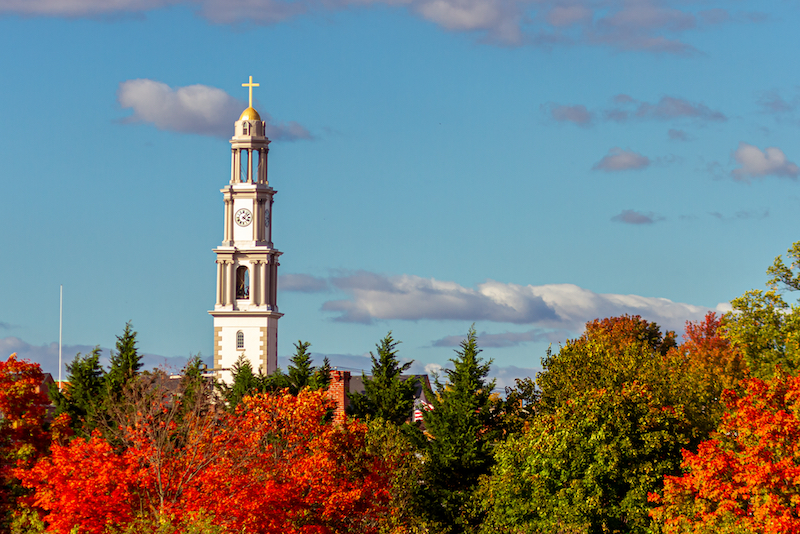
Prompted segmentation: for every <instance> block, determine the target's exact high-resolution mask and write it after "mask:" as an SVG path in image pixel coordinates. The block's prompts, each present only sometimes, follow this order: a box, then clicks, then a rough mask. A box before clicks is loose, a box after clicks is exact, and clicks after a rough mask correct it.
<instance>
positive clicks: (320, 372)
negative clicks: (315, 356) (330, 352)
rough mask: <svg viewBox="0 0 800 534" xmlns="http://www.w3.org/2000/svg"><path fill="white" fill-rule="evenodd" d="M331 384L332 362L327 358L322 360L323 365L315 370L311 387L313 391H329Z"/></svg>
mask: <svg viewBox="0 0 800 534" xmlns="http://www.w3.org/2000/svg"><path fill="white" fill-rule="evenodd" d="M330 383H331V361H330V360H329V359H328V357H327V356H325V357H324V358H322V365H321V366H319V367H317V368H315V369H314V376H312V377H311V383H310V384H309V387H310V388H311V389H328V386H329V385H330Z"/></svg>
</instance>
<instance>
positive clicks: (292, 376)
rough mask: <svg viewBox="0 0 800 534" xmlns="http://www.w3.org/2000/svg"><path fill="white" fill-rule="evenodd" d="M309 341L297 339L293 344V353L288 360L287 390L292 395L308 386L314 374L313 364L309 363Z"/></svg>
mask: <svg viewBox="0 0 800 534" xmlns="http://www.w3.org/2000/svg"><path fill="white" fill-rule="evenodd" d="M310 346H311V343H309V342H308V341H303V340H298V341H297V343H295V344H294V348H295V353H294V355H293V356H292V357H291V359H290V360H289V361H290V362H291V364H290V365H289V374H288V378H289V392H290V393H291V394H292V395H297V394H298V393H300V391H302V390H303V388H305V387H306V386H308V385H309V384H310V383H311V381H312V377H313V375H314V366H313V365H311V353H309V352H308V348H309V347H310Z"/></svg>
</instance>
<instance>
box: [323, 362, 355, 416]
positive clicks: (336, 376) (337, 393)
mask: <svg viewBox="0 0 800 534" xmlns="http://www.w3.org/2000/svg"><path fill="white" fill-rule="evenodd" d="M348 391H350V371H337V370H333V371H331V383H330V386H328V398H330V399H331V400H332V401H333V402H334V405H335V408H334V411H333V420H334V421H337V422H340V421H344V420H345V417H346V412H345V410H347V406H348V400H347V392H348Z"/></svg>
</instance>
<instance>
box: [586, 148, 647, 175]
mask: <svg viewBox="0 0 800 534" xmlns="http://www.w3.org/2000/svg"><path fill="white" fill-rule="evenodd" d="M649 166H650V159H649V158H648V157H647V156H643V155H641V154H639V153H638V152H634V151H632V150H623V149H621V148H619V147H614V148H612V149H611V150H609V151H608V154H606V155H605V156H603V158H602V159H601V160H600V161H598V162H597V163H595V164H594V166H593V167H592V170H594V171H605V172H616V171H631V170H639V169H644V168H647V167H649Z"/></svg>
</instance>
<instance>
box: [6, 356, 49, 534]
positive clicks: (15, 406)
mask: <svg viewBox="0 0 800 534" xmlns="http://www.w3.org/2000/svg"><path fill="white" fill-rule="evenodd" d="M43 380H44V374H43V373H42V370H41V368H40V367H39V364H35V363H31V362H29V361H27V360H19V359H17V355H16V354H12V355H11V356H9V358H8V360H6V361H4V362H3V361H0V530H4V527H5V528H7V527H8V524H7V520H8V519H9V517H8V514H9V512H10V511H11V510H12V509H13V507H14V504H15V502H16V499H17V497H19V496H20V495H21V494H22V492H21V491H20V490H21V488H20V486H19V481H18V480H17V478H16V477H15V476H14V474H13V470H14V469H15V468H25V469H26V468H28V467H30V466H31V465H32V464H33V463H34V462H35V461H36V460H37V459H38V458H39V457H40V456H42V455H43V454H45V453H46V451H47V449H48V447H49V444H50V434H49V432H48V431H47V428H46V427H47V425H46V415H47V407H48V405H49V404H50V402H49V399H48V397H47V394H46V393H44V391H43V390H42V386H43V384H42V383H43Z"/></svg>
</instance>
